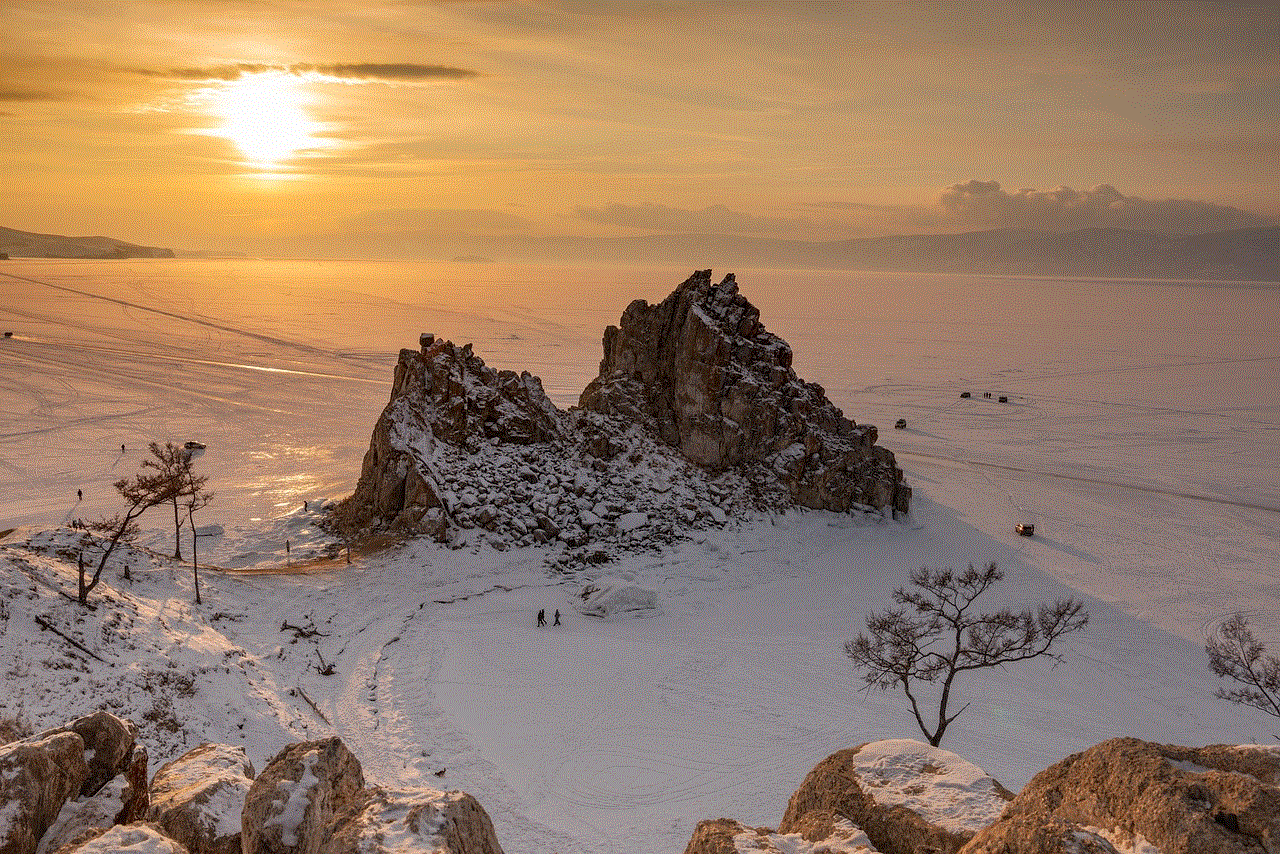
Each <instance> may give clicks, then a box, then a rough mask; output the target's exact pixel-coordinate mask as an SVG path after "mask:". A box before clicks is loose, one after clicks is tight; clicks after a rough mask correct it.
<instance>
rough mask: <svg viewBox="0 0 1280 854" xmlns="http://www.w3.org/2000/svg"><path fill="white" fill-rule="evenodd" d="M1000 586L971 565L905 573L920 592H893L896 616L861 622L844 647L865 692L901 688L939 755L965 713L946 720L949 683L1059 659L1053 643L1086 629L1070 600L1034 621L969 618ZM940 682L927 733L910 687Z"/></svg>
mask: <svg viewBox="0 0 1280 854" xmlns="http://www.w3.org/2000/svg"><path fill="white" fill-rule="evenodd" d="M1002 578H1004V573H1003V572H1001V571H1000V570H999V569H997V568H996V565H995V564H994V563H990V564H987V566H986V568H985V569H982V570H977V569H974V568H973V565H972V564H971V565H970V566H969V568H968V569H967V570H965V571H964V572H962V573H959V574H956V573H955V572H954V571H953V570H950V569H942V570H936V571H934V570H930V569H927V568H925V567H921V568H920V569H919V570H917V571H915V572H913V573H911V583H912V584H913V585H915V587H917V588H919V589H918V590H905V589H903V588H901V587H899V588H898V589H897V590H895V591H894V593H893V598H894V601H895V602H897V603H898V604H899V605H902V606H906V607H901V608H889V609H886V610H885V611H883V612H881V613H878V614H876V613H872V614H868V615H867V631H868V632H870V636H868V635H864V634H859V635H858V637H857V638H856V639H854V640H851V641H849V642H848V643H846V644H845V645H844V651H845V654H846V655H848V656H849V657H850V658H851V659H853V662H854V664H855V665H857V666H858V667H859V668H860V669H864V670H866V671H867V672H866V673H865V674H863V676H862V680H863V681H864V682H865V683H866V685H867V688H868V689H870V688H871V687H872V686H874V687H876V688H880V689H881V690H886V689H888V688H891V687H894V686H900V687H901V688H902V691H903V693H904V694H906V697H907V701H908V702H909V703H910V704H911V711H912V713H913V714H914V715H915V719H916V723H917V724H919V726H920V731H921V732H923V733H924V735H925V737H926V738H927V739H928V740H929V743H930V744H932V745H933V746H934V747H937V746H938V744H939V743H941V741H942V735H943V733H945V732H946V731H947V727H948V726H949V725H950V724H951V722H952V721H954V720H955V719H956V718H957V717H959V715H960V713H961V712H963V711H964V710H965V709H966V708H968V704H967V703H966V704H965V705H964V706H962V707H961V708H960V709H959V710H958V711H956V712H953V713H948V709H949V704H950V702H951V688H952V683H953V682H954V681H955V678H956V677H957V676H959V675H960V674H961V673H964V672H967V671H970V670H980V669H984V668H988V667H999V666H1001V665H1004V664H1008V663H1010V662H1014V661H1025V660H1027V659H1030V658H1037V657H1039V656H1042V655H1044V656H1048V657H1050V658H1053V659H1059V656H1057V655H1054V654H1053V653H1051V652H1049V647H1050V646H1051V645H1052V644H1053V642H1054V641H1055V640H1057V639H1058V638H1060V637H1062V636H1063V635H1065V634H1067V633H1068V632H1074V631H1076V630H1077V629H1081V628H1084V626H1085V624H1086V623H1088V622H1089V615H1088V613H1086V612H1085V611H1084V609H1083V608H1084V606H1083V605H1082V604H1081V603H1080V602H1077V601H1075V600H1074V599H1064V600H1059V601H1058V602H1055V603H1054V604H1053V605H1045V604H1041V605H1040V606H1039V608H1038V610H1037V613H1036V614H1032V613H1031V611H1029V610H1027V611H1022V612H1021V613H1018V614H1015V613H1013V612H1012V611H1010V610H1009V609H1008V608H1002V609H1000V610H999V611H996V612H995V613H991V614H981V613H979V614H971V613H970V608H971V606H972V605H973V602H974V600H976V599H977V598H978V597H979V596H981V595H982V593H983V592H985V591H986V590H987V589H988V588H989V587H991V586H992V585H993V584H995V583H996V582H998V581H1000V580H1001V579H1002ZM921 682H929V683H934V682H941V687H940V689H939V692H938V699H937V703H938V712H937V722H936V723H935V724H933V725H932V727H931V726H930V724H929V723H928V722H927V721H926V720H925V717H924V715H925V712H924V711H923V710H922V709H921V700H920V699H919V698H917V696H916V689H915V687H914V686H915V685H916V683H921Z"/></svg>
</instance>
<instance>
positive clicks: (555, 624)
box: [551, 608, 560, 626]
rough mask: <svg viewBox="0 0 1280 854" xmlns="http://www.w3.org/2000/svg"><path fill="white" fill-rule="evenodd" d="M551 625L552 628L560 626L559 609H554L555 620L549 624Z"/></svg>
mask: <svg viewBox="0 0 1280 854" xmlns="http://www.w3.org/2000/svg"><path fill="white" fill-rule="evenodd" d="M551 625H553V626H558V625H560V609H559V608H556V618H555V620H554V621H553V622H552V623H551Z"/></svg>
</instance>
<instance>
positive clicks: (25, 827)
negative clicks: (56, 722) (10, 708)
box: [0, 732, 89, 854]
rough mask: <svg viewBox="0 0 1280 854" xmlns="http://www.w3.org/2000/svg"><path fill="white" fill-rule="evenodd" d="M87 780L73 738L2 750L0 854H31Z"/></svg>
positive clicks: (47, 738) (44, 738) (49, 737)
mask: <svg viewBox="0 0 1280 854" xmlns="http://www.w3.org/2000/svg"><path fill="white" fill-rule="evenodd" d="M88 778H89V766H88V764H86V762H85V761H84V741H83V740H81V738H80V736H78V735H76V734H75V733H74V732H56V733H48V734H44V735H40V736H35V737H33V738H27V739H23V740H21V741H14V742H10V743H9V744H6V745H3V746H0V851H3V852H4V854H34V852H35V850H36V846H37V845H38V844H39V843H40V839H41V838H42V837H43V836H44V834H45V832H46V831H47V830H48V829H49V827H50V826H51V825H52V824H53V823H54V821H55V820H56V819H57V817H58V814H59V813H60V812H61V811H62V807H63V804H65V803H66V802H67V799H68V798H70V797H72V796H73V795H75V794H77V793H78V792H79V791H80V787H81V785H83V783H84V781H85V780H87V779H88Z"/></svg>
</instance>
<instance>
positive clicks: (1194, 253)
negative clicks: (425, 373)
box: [0, 226, 1280, 282]
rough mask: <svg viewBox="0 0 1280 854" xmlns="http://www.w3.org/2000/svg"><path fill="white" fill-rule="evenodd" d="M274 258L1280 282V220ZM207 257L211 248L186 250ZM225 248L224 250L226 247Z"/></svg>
mask: <svg viewBox="0 0 1280 854" xmlns="http://www.w3.org/2000/svg"><path fill="white" fill-rule="evenodd" d="M263 251H264V254H269V255H281V254H289V255H305V256H316V257H329V258H360V257H365V258H367V257H383V258H431V257H441V258H458V257H465V258H486V259H488V258H494V259H497V260H500V261H563V260H567V259H571V260H575V261H587V262H592V261H598V262H614V263H616V262H630V263H641V264H659V265H670V266H676V267H680V266H684V267H688V268H690V269H693V268H698V269H701V268H705V267H716V268H723V269H730V268H733V267H738V266H760V267H796V268H801V269H803V268H810V269H847V270H886V271H889V270H901V271H906V272H936V273H992V274H1004V275H1032V276H1099V277H1115V278H1158V279H1242V280H1249V281H1271V282H1274V281H1280V226H1265V227H1260V228H1242V229H1235V230H1232V231H1216V232H1210V233H1206V234H1162V233H1159V232H1152V231H1128V230H1125V229H1119V228H1087V229H1082V230H1080V231H1070V232H1065V233H1059V232H1051V231H1032V230H1028V229H996V230H993V231H972V232H967V233H964V234H917V235H899V236H892V237H871V238H861V239H855V240H837V241H825V242H812V241H801V240H777V239H772V238H763V237H759V238H757V237H741V236H736V235H724V234H665V235H647V236H637V237H573V236H560V237H545V236H544V237H529V236H523V235H512V236H507V237H473V238H458V237H443V236H438V235H433V234H428V233H423V232H404V233H395V234H367V233H366V234H360V233H344V234H331V235H327V236H324V237H317V238H314V239H313V240H312V241H310V242H304V243H301V244H293V245H290V246H288V247H279V248H276V251H274V252H273V251H270V249H269V248H267V247H263ZM0 252H7V253H8V254H9V255H10V256H12V257H37V258H171V257H174V255H175V253H174V251H173V250H171V249H160V248H157V247H153V246H138V245H135V244H132V243H125V242H124V241H122V240H115V239H112V238H109V237H60V236H58V235H52V234H33V233H30V232H25V231H14V230H13V229H9V228H0ZM176 254H177V255H179V256H189V257H199V256H200V255H201V254H204V253H186V252H178V253H176ZM217 254H224V253H217Z"/></svg>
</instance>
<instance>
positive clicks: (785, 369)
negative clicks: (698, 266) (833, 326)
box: [331, 271, 911, 564]
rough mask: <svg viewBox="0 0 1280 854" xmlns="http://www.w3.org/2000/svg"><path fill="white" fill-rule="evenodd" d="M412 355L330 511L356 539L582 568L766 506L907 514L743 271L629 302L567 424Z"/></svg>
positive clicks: (439, 347)
mask: <svg viewBox="0 0 1280 854" xmlns="http://www.w3.org/2000/svg"><path fill="white" fill-rule="evenodd" d="M420 344H421V347H420V349H419V350H416V351H414V350H402V351H401V353H400V358H399V362H398V363H397V365H396V370H395V379H394V382H393V386H392V393H391V400H390V402H389V403H388V404H387V407H386V408H385V409H384V410H383V412H382V414H381V416H380V417H379V419H378V422H377V424H376V426H375V428H374V431H373V436H372V438H371V440H370V444H369V451H368V453H366V455H365V458H364V463H363V466H362V469H361V475H360V480H359V482H358V484H357V485H356V489H355V492H354V493H353V494H352V496H351V497H350V498H349V499H348V500H347V501H346V502H344V503H343V505H342V506H341V507H340V508H338V510H337V511H336V512H335V513H334V514H333V515H332V516H331V521H332V523H333V524H334V525H335V526H336V527H338V528H339V529H341V530H342V531H343V532H344V534H345V535H346V536H355V535H357V534H358V533H359V532H361V531H365V532H370V531H373V530H388V529H389V530H394V531H399V532H405V533H418V534H428V535H431V536H434V537H436V538H437V539H439V540H441V541H446V540H448V541H458V540H463V539H468V538H472V537H474V538H478V539H484V540H487V541H488V542H490V543H491V544H493V545H494V546H496V547H498V548H506V547H508V546H512V545H531V544H534V543H542V544H550V545H552V546H553V547H555V548H556V549H558V550H559V551H560V553H561V557H560V558H559V559H558V560H559V561H560V562H562V563H565V564H582V563H600V562H603V561H605V560H608V559H609V556H610V555H611V554H612V553H614V552H615V551H617V550H618V549H634V548H641V547H648V546H657V545H662V544H664V543H669V542H671V541H673V540H674V539H676V538H678V537H680V536H682V535H683V534H684V532H687V531H688V530H690V529H694V528H701V527H711V526H719V525H723V524H725V523H726V521H728V520H729V519H730V518H740V517H744V516H746V515H748V514H750V513H752V512H755V511H760V510H780V509H784V508H787V507H792V506H796V505H799V506H803V507H809V508H821V509H826V510H832V511H841V512H843V511H849V510H878V511H880V512H882V513H891V512H907V511H908V510H909V509H910V498H911V490H910V488H909V487H907V486H906V485H905V484H903V483H902V472H901V470H900V469H898V468H897V467H896V464H895V461H894V457H893V454H892V453H890V452H889V451H887V450H885V449H884V448H880V447H878V446H876V444H875V441H876V429H875V428H874V427H870V426H865V425H857V424H855V423H854V422H852V421H850V420H849V419H847V418H845V417H844V416H843V414H841V412H840V410H839V409H837V408H836V407H835V406H834V405H832V404H831V402H830V401H828V400H827V398H826V396H825V393H824V392H823V390H822V388H821V386H818V385H816V384H813V383H806V382H804V381H802V380H800V379H799V378H798V377H797V376H796V375H795V372H794V371H793V370H792V368H791V349H790V347H788V346H787V344H786V342H784V341H782V339H780V338H778V337H777V336H775V335H773V334H772V333H769V332H768V331H766V330H765V328H764V327H763V326H762V325H761V324H760V322H759V313H758V312H757V311H756V309H755V308H754V307H752V306H751V304H750V303H749V302H747V300H746V299H745V298H743V297H742V296H741V295H740V294H739V293H738V290H737V284H736V282H735V281H734V278H733V276H729V277H727V278H726V279H725V280H724V281H723V282H721V283H720V284H712V283H711V278H710V272H709V271H702V272H699V273H695V274H694V276H693V277H691V278H690V279H689V280H688V281H686V282H685V283H684V284H682V285H680V286H679V287H678V288H677V289H676V291H675V292H674V293H672V294H671V296H669V297H668V298H667V299H666V300H664V301H663V302H662V303H661V304H659V305H657V306H650V305H648V304H647V303H645V302H643V301H636V302H634V303H632V304H631V306H629V307H628V308H627V310H626V313H625V314H624V315H623V318H622V322H621V326H620V327H612V326H611V327H609V329H608V330H606V332H605V336H604V359H603V361H602V362H601V366H600V375H599V376H598V377H597V378H596V379H595V380H593V381H592V383H591V384H590V385H589V386H588V387H587V389H586V390H585V391H584V392H583V393H582V396H581V400H580V407H579V408H576V409H572V410H570V411H568V412H562V411H561V410H559V409H557V408H556V407H555V405H554V404H552V403H551V401H550V399H548V398H547V396H546V394H545V393H544V391H543V389H542V384H541V382H540V381H539V380H538V378H537V377H534V376H531V375H529V374H528V373H521V374H516V373H513V372H511V371H496V370H494V369H492V368H490V367H488V366H486V365H485V363H484V361H483V360H482V359H480V357H478V356H477V355H475V354H474V353H473V352H472V349H471V346H470V345H467V346H464V347H458V346H456V345H454V344H453V343H452V342H449V341H443V340H439V339H437V338H435V336H434V335H428V334H424V335H423V336H422V338H421V341H420ZM553 560H556V559H553Z"/></svg>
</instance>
